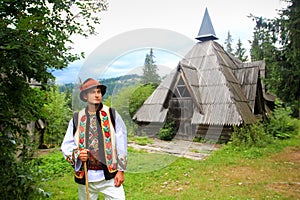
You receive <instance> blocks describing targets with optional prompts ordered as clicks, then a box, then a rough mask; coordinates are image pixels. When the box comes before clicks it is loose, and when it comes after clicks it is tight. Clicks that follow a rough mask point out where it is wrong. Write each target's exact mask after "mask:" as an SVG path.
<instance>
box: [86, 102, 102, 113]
mask: <svg viewBox="0 0 300 200" xmlns="http://www.w3.org/2000/svg"><path fill="white" fill-rule="evenodd" d="M99 105H100V104H88V105H87V109H88V111H89V112H96V111H97V109H98V107H99Z"/></svg>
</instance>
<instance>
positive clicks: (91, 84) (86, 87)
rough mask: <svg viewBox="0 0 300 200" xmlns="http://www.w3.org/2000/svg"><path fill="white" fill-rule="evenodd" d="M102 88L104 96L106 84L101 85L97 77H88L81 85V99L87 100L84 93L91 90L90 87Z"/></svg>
mask: <svg viewBox="0 0 300 200" xmlns="http://www.w3.org/2000/svg"><path fill="white" fill-rule="evenodd" d="M95 87H97V88H100V90H101V94H102V96H104V94H105V92H106V86H105V85H101V84H100V82H98V81H96V80H95V79H92V78H88V79H86V80H85V81H84V82H83V84H82V85H81V87H80V99H81V100H82V101H86V100H85V99H84V98H83V95H84V93H85V92H86V91H87V90H89V89H92V88H95Z"/></svg>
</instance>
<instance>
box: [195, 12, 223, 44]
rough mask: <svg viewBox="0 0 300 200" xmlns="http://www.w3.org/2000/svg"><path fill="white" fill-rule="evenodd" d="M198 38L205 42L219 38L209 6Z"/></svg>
mask: <svg viewBox="0 0 300 200" xmlns="http://www.w3.org/2000/svg"><path fill="white" fill-rule="evenodd" d="M196 39H197V40H199V41H201V42H204V41H207V40H217V39H218V38H217V37H216V34H215V30H214V27H213V25H212V22H211V19H210V16H209V14H208V10H207V8H206V9H205V13H204V16H203V19H202V24H201V27H200V30H199V33H198V36H197V37H196Z"/></svg>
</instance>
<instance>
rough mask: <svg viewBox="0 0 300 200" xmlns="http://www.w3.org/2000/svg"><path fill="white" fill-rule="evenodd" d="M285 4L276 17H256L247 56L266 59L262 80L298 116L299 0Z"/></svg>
mask: <svg viewBox="0 0 300 200" xmlns="http://www.w3.org/2000/svg"><path fill="white" fill-rule="evenodd" d="M286 2H289V6H288V7H287V8H285V9H283V10H281V11H280V13H279V14H280V18H275V19H263V18H262V17H255V16H253V15H251V16H250V17H252V19H253V20H255V21H256V27H255V32H254V40H253V42H252V48H251V59H255V60H257V59H259V60H262V59H264V60H265V62H266V80H265V82H266V84H267V87H268V89H269V90H270V91H273V92H274V93H275V94H276V95H277V96H278V97H279V98H280V99H281V100H283V101H284V102H285V103H286V104H287V105H289V106H291V107H292V108H293V110H294V114H295V116H296V115H298V117H299V116H300V109H299V108H300V90H299V88H300V40H299V38H300V20H299V19H300V12H299V10H300V2H299V0H286Z"/></svg>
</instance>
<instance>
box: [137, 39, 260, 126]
mask: <svg viewBox="0 0 300 200" xmlns="http://www.w3.org/2000/svg"><path fill="white" fill-rule="evenodd" d="M252 68H253V69H255V67H254V66H253V67H247V70H250V69H252ZM241 69H245V67H244V66H243V63H242V62H241V61H238V60H234V59H232V58H231V57H230V55H229V54H228V53H226V52H225V51H224V49H223V48H222V47H221V45H219V44H218V43H217V42H214V41H205V42H200V43H197V44H196V45H195V46H194V47H193V48H192V49H191V50H190V52H189V53H187V55H186V56H185V57H184V59H182V60H181V61H180V63H179V66H178V68H177V70H176V72H172V73H171V74H170V75H169V76H168V77H167V78H166V79H165V80H164V81H163V82H162V84H161V85H160V86H159V87H158V89H157V90H156V91H155V92H154V93H153V94H152V95H151V97H149V98H148V99H147V101H146V102H145V103H144V105H143V106H142V107H141V108H140V110H139V111H138V112H137V113H136V114H135V116H134V119H135V120H137V121H140V122H142V121H143V122H164V120H165V116H166V112H167V110H168V107H167V105H168V103H167V101H168V98H166V97H167V96H168V95H167V94H168V93H170V92H173V91H174V84H175V82H176V80H178V77H180V76H181V77H185V80H186V82H187V84H188V87H189V88H190V93H191V96H192V97H193V102H194V105H195V109H194V112H193V115H192V119H191V123H192V124H203V125H240V124H242V123H246V124H248V123H254V122H255V116H254V114H253V112H252V109H253V108H252V106H250V104H249V103H250V102H249V99H248V98H247V97H249V96H251V95H249V94H247V91H248V92H250V93H251V94H252V93H253V92H254V95H255V91H253V90H252V89H244V88H243V87H242V86H241V83H242V82H243V80H244V79H245V77H248V79H251V80H250V82H251V83H252V82H254V84H256V81H257V73H254V75H253V76H247V74H249V71H248V73H247V72H246V71H245V73H243V74H244V75H243V76H239V77H237V76H236V74H237V73H238V71H240V70H241ZM245 70H246V69H245ZM254 71H255V72H256V70H254ZM252 80H253V81H252ZM251 87H252V86H251ZM253 87H256V85H254V86H253ZM247 88H248V87H247ZM161 92H163V93H164V95H162V93H161ZM155 107H156V109H154V108H155ZM197 107H198V108H200V109H196V108H197ZM156 110H157V111H159V112H156ZM157 117H158V118H159V119H157Z"/></svg>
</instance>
